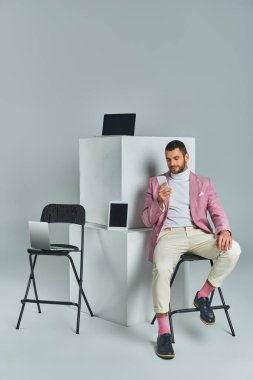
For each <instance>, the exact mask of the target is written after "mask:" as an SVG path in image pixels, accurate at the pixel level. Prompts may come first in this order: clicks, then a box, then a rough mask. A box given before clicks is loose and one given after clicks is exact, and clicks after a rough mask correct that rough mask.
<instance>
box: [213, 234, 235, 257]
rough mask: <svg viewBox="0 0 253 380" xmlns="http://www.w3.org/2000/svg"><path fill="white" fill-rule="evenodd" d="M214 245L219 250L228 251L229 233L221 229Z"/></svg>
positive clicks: (229, 247) (229, 245)
mask: <svg viewBox="0 0 253 380" xmlns="http://www.w3.org/2000/svg"><path fill="white" fill-rule="evenodd" d="M216 245H217V248H218V250H219V251H220V252H221V251H228V250H229V249H231V247H232V236H231V233H230V232H229V231H228V230H222V231H221V232H220V233H219V235H218V237H217V239H216Z"/></svg>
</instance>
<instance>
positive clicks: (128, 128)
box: [102, 113, 136, 136]
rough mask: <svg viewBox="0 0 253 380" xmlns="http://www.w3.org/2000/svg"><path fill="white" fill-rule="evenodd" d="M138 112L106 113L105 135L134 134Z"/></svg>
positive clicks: (103, 133)
mask: <svg viewBox="0 0 253 380" xmlns="http://www.w3.org/2000/svg"><path fill="white" fill-rule="evenodd" d="M135 119H136V113H118V114H105V115H104V122H103V132H102V135H103V136H106V135H107V136H108V135H109V136H112V135H119V136H122V135H127V136H134V128H135Z"/></svg>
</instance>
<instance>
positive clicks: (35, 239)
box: [28, 222, 64, 251]
mask: <svg viewBox="0 0 253 380" xmlns="http://www.w3.org/2000/svg"><path fill="white" fill-rule="evenodd" d="M28 226H29V233H30V242H31V247H32V248H34V249H44V250H51V251H52V250H64V248H62V247H57V245H54V246H51V245H50V239H49V226H48V223H47V222H28Z"/></svg>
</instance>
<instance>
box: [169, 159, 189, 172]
mask: <svg viewBox="0 0 253 380" xmlns="http://www.w3.org/2000/svg"><path fill="white" fill-rule="evenodd" d="M185 166H186V161H185V158H184V163H183V165H181V166H179V169H178V170H177V171H175V173H174V174H179V173H182V172H183V171H184V170H185ZM172 173H173V171H172Z"/></svg>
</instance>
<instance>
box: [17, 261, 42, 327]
mask: <svg viewBox="0 0 253 380" xmlns="http://www.w3.org/2000/svg"><path fill="white" fill-rule="evenodd" d="M29 259H30V256H29ZM36 260H37V255H36V256H35V258H34V261H33V263H32V265H31V260H30V268H31V272H30V276H29V280H28V284H27V287H26V292H25V296H24V301H25V300H26V299H27V296H28V293H29V289H30V285H31V281H32V279H33V269H34V267H35V264H36ZM34 284H35V281H34V282H33V285H34ZM35 289H36V284H35ZM36 294H37V290H36ZM36 294H35V296H36ZM37 297H38V296H37ZM37 300H38V298H37ZM37 305H38V311H39V313H41V310H40V305H39V304H37ZM24 308H25V302H24V303H23V304H22V307H21V310H20V314H19V318H18V323H17V326H16V329H17V330H18V329H19V326H20V323H21V319H22V316H23V312H24Z"/></svg>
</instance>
